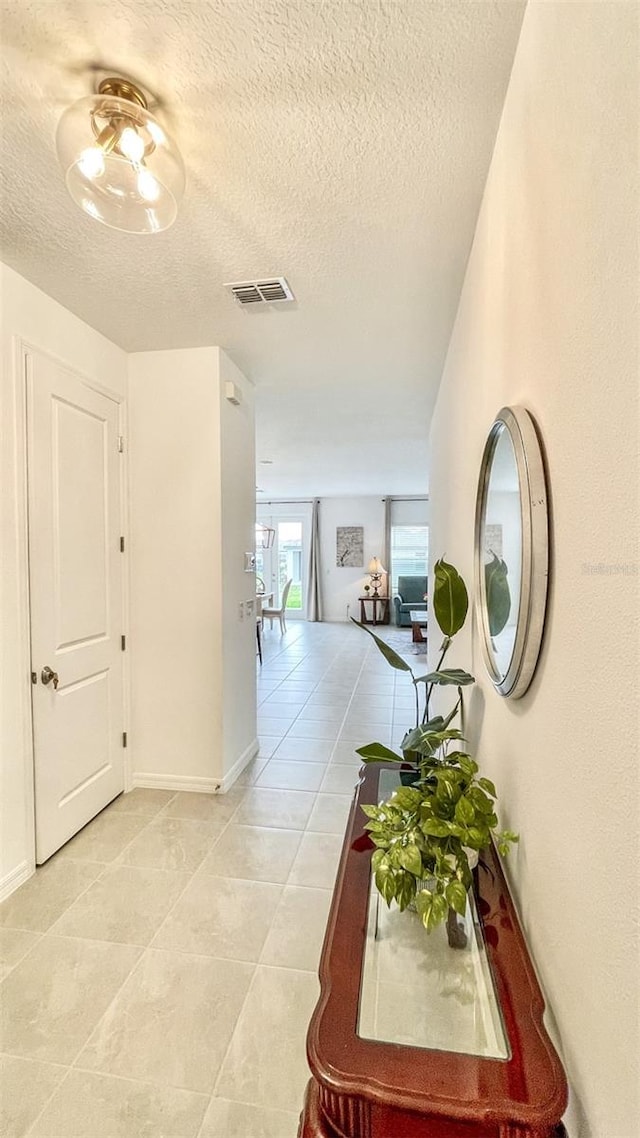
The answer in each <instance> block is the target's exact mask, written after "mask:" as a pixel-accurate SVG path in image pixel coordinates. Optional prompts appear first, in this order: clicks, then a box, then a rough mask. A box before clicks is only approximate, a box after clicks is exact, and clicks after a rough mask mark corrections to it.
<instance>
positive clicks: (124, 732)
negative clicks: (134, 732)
mask: <svg viewBox="0 0 640 1138" xmlns="http://www.w3.org/2000/svg"><path fill="white" fill-rule="evenodd" d="M126 745H127V732H126V731H123V732H122V746H123V747H126Z"/></svg>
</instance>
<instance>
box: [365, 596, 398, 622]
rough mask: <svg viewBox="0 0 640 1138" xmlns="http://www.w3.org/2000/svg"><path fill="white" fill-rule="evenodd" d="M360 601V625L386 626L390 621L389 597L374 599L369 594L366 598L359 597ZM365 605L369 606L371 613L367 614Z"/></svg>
mask: <svg viewBox="0 0 640 1138" xmlns="http://www.w3.org/2000/svg"><path fill="white" fill-rule="evenodd" d="M358 599H359V601H360V624H388V623H389V620H390V609H389V602H390V598H389V597H376V596H374V595H373V594H371V595H370V596H368V597H359V598H358ZM367 605H370V606H371V612H370V613H368V612H367Z"/></svg>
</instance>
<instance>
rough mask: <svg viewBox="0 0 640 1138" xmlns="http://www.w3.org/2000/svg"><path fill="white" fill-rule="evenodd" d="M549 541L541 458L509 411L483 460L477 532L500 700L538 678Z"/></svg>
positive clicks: (485, 639) (481, 601)
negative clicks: (537, 664)
mask: <svg viewBox="0 0 640 1138" xmlns="http://www.w3.org/2000/svg"><path fill="white" fill-rule="evenodd" d="M548 573H549V542H548V517H547V492H546V484H545V476H544V465H543V461H542V452H541V450H540V444H539V442H538V436H537V433H536V430H535V427H534V424H533V420H532V418H531V416H530V415H529V413H528V411H525V410H524V408H522V407H503V408H502V410H501V411H500V412H499V414H498V415H497V417H496V419H495V422H494V423H493V425H492V427H491V430H490V431H489V437H488V438H487V442H486V445H485V448H484V454H483V456H482V465H481V468H480V480H479V483H478V497H477V501H476V527H475V575H476V597H477V613H478V625H479V631H480V641H481V644H482V651H483V655H484V660H485V664H486V666H487V670H488V672H489V675H490V676H491V679H492V681H493V683H494V685H495V687H496V689H497V690H498V691H499V692H500V694H501V695H504V696H510V697H511V698H512V699H518V698H519V697H520V696H522V695H524V693H525V691H526V690H527V688H528V687H529V684H530V683H531V680H532V677H533V673H534V671H535V666H536V662H537V659H538V653H539V651H540V644H541V642H542V631H543V628H544V616H545V610H546V604H547V579H548Z"/></svg>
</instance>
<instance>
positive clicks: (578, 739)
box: [430, 0, 640, 1138]
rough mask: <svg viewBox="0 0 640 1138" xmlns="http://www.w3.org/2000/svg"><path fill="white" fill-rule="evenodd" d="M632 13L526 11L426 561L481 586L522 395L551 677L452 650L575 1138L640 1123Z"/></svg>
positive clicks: (439, 427) (483, 222)
mask: <svg viewBox="0 0 640 1138" xmlns="http://www.w3.org/2000/svg"><path fill="white" fill-rule="evenodd" d="M637 14H638V9H637V8H636V7H635V6H634V5H631V4H625V3H621V4H610V3H602V4H586V3H573V4H568V3H564V2H560V3H556V2H546V3H540V2H535V0H534V2H533V3H530V4H529V7H528V9H527V13H526V15H525V19H524V24H523V29H522V36H521V40H520V45H519V48H518V51H517V55H516V59H515V63H514V68H513V74H512V78H511V83H510V87H509V91H508V94H507V99H506V103H505V108H504V113H503V118H502V123H501V127H500V131H499V135H498V139H497V143H496V149H495V153H494V157H493V162H492V166H491V169H490V173H489V177H488V182H487V186H486V191H485V197H484V202H483V206H482V210H481V213H480V217H479V221H478V227H477V231H476V235H475V240H474V245H473V250H472V253H471V256H470V260H469V264H468V269H467V274H466V279H465V284H464V289H463V293H462V297H461V302H460V307H459V311H458V315H457V319H456V323H455V328H454V332H453V335H452V339H451V344H450V348H449V353H448V358H447V362H446V367H445V370H444V375H443V380H442V385H441V389H440V393H439V396H438V401H437V407H436V412H435V416H434V420H433V424H432V429H431V435H430V451H431V455H432V466H431V471H430V484H431V487H432V497H431V511H432V513H431V542H430V547H431V562H432V565H433V561H434V560H435V559H436V558H437V557H438V556H439V555H440V554H441V553H442V552H444V551H446V553H447V557H448V559H449V560H450V561H452V562H454V564H456V565H457V566H458V567H459V569H460V570H461V572H462V573H463V574H464V575H465V577H466V580H467V582H469V583H471V581H472V571H473V531H474V506H475V496H476V486H477V479H478V473H479V469H480V460H481V455H482V450H483V446H484V441H485V437H486V434H487V432H488V429H489V427H490V425H491V423H492V421H493V418H494V416H495V414H496V413H497V411H498V410H499V409H500V407H502V406H503V405H505V404H522V405H524V406H525V407H527V408H528V409H529V410H530V411H531V412H532V414H533V415H534V417H535V419H536V421H537V423H538V425H539V428H540V433H541V436H542V440H543V444H544V447H545V449H546V455H547V461H548V469H549V479H550V498H551V509H552V567H551V593H550V599H549V608H548V618H547V627H546V634H545V640H544V644H543V649H542V653H541V657H540V661H539V664H538V670H537V673H536V676H535V677H534V681H533V684H532V686H531V687H530V689H529V691H528V692H527V694H526V695H525V696H524V698H523V699H521V700H519V701H510V700H504V699H502V698H501V697H500V696H498V695H497V693H496V692H495V691H494V689H493V687H492V685H491V683H490V682H489V680H488V677H487V676H486V673H485V671H484V666H483V663H482V657H481V652H480V647H479V643H478V639H477V635H476V632H475V629H474V631H473V635H471V629H470V625H471V622H470V621H469V622H468V624H467V628H466V629H465V633H466V635H467V644H466V645H464V644H462V645H461V646H460V647H458V648H457V651H456V659H455V661H454V660H452V664H455V665H460V666H464V665H465V664H467V665H469V663H472V668H473V670H474V674H475V675H476V676H477V677H478V679H479V683H478V686H477V688H476V690H475V693H474V701H473V712H472V729H471V734H472V736H473V740H472V741H473V742H474V743H477V750H478V753H479V756H480V760H481V763H482V766H483V768H484V769H486V772H487V774H489V775H490V776H491V777H493V778H494V779H495V781H496V783H497V786H498V791H499V794H500V806H501V811H500V813H501V821H502V823H503V824H504V825H508V826H509V827H512V828H514V829H516V830H518V831H519V832H520V834H521V842H520V846H519V848H518V849H517V850H516V851H514V853H513V854H512V855H510V858H509V862H508V866H507V869H508V872H509V874H510V877H511V881H512V884H513V887H514V890H515V894H516V896H517V898H518V904H519V909H520V913H521V917H522V921H523V924H524V927H525V930H526V935H527V939H528V942H529V944H530V947H531V950H532V954H533V956H534V959H535V961H536V964H537V967H538V971H539V975H540V978H541V980H542V984H543V987H544V989H545V991H546V994H547V997H548V1000H549V1004H550V1009H551V1011H552V1013H553V1016H554V1017H555V1021H556V1025H557V1035H558V1038H559V1041H560V1044H561V1047H562V1050H563V1053H564V1058H565V1063H566V1067H567V1071H568V1075H569V1079H570V1083H571V1088H572V1101H571V1105H570V1111H569V1116H568V1120H569V1130H570V1135H571V1138H636V1136H637V1135H638V1134H639V1133H640V1129H639V1127H640V1123H639V1118H640V1104H639V1103H638V1083H637V1074H638V1068H637V1056H638V1051H637V1044H638V1024H639V1015H638V1004H637V995H636V996H635V997H634V992H635V993H637V962H638V942H637V939H635V938H636V937H637V928H638V924H637V906H638V891H637V874H638V842H637V834H638V819H637V808H638V753H637V741H638V719H637V715H638V705H639V702H640V691H639V681H638V676H639V668H638V643H639V635H638V633H639V630H638V612H639V609H640V606H639V598H638V520H637V519H638V406H637V398H638V327H637V307H636V306H637V299H638V259H637V235H638V229H637V205H638V200H639V199H638V133H637V128H638V120H637V102H636V100H635V99H634V94H635V95H637V90H638V24H637ZM469 650H470V656H469ZM465 657H466V659H465ZM634 917H635V918H636V920H635V924H634Z"/></svg>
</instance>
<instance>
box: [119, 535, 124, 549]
mask: <svg viewBox="0 0 640 1138" xmlns="http://www.w3.org/2000/svg"><path fill="white" fill-rule="evenodd" d="M120 552H121V553H124V538H123V537H121V538H120Z"/></svg>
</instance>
